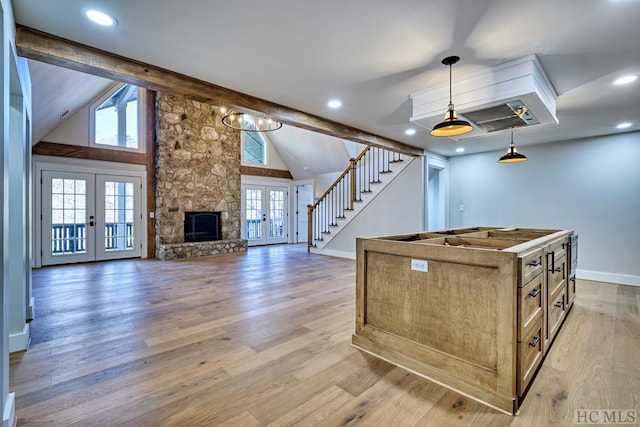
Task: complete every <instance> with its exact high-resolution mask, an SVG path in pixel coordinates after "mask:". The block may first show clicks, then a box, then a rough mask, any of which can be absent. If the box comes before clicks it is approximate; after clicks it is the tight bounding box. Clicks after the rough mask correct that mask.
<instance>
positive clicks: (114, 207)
mask: <svg viewBox="0 0 640 427" xmlns="http://www.w3.org/2000/svg"><path fill="white" fill-rule="evenodd" d="M140 192H141V182H140V178H139V177H126V176H112V175H99V174H90V173H76V172H58V171H46V170H43V171H42V265H54V264H68V263H74V262H86V261H96V260H107V259H119V258H132V257H139V256H140V254H141V244H140V243H141V242H140V228H141V217H140V212H141V209H140Z"/></svg>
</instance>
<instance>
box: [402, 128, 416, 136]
mask: <svg viewBox="0 0 640 427" xmlns="http://www.w3.org/2000/svg"><path fill="white" fill-rule="evenodd" d="M404 134H405V135H409V136H411V135H415V134H416V130H415V129H413V128H410V129H407V130H405V131H404Z"/></svg>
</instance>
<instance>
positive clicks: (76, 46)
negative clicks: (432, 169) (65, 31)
mask: <svg viewBox="0 0 640 427" xmlns="http://www.w3.org/2000/svg"><path fill="white" fill-rule="evenodd" d="M16 48H17V50H18V54H19V55H20V56H23V57H25V58H30V59H34V60H37V61H41V62H45V63H48V64H53V65H57V66H60V67H64V68H69V69H72V70H76V71H81V72H83V73H88V74H94V75H96V76H100V77H104V78H107V79H111V80H117V81H122V82H125V83H130V84H133V85H136V86H140V87H145V88H147V89H151V90H154V91H157V92H164V93H174V94H180V95H184V96H187V97H189V98H192V99H195V100H200V101H205V102H213V103H215V104H217V105H220V106H225V107H228V108H230V109H234V110H239V111H245V112H252V113H256V114H258V115H264V116H267V117H272V118H274V119H276V120H278V121H280V122H282V123H284V124H287V125H291V126H294V127H298V128H302V129H306V130H309V131H313V132H319V133H322V134H325V135H330V136H333V137H336V138H342V139H346V140H349V141H354V142H359V143H362V144H367V145H374V146H377V147H381V148H387V149H390V150H394V151H398V152H401V153H404V154H409V155H413V156H419V155H422V154H423V150H422V149H420V148H417V147H414V146H412V145H409V144H405V143H403V142H399V141H395V140H392V139H388V138H385V137H382V136H378V135H375V134H372V133H369V132H366V131H363V130H360V129H356V128H354V127H351V126H347V125H344V124H341V123H338V122H335V121H332V120H327V119H325V118H322V117H319V116H316V115H313V114H309V113H305V112H303V111H299V110H296V109H293V108H289V107H285V106H283V105H279V104H276V103H273V102H270V101H267V100H264V99H261V98H256V97H254V96H251V95H247V94H244V93H241V92H236V91H234V90H231V89H227V88H224V87H221V86H217V85H214V84H212V83H208V82H205V81H202V80H198V79H195V78H193V77H189V76H186V75H183V74H179V73H175V72H173V71H169V70H166V69H164V68H160V67H156V66H153V65H150V64H145V63H143V62H140V61H136V60H133V59H129V58H125V57H122V56H118V55H115V54H113V53H110V52H106V51H103V50H99V49H96V48H93V47H90V46H86V45H83V44H81V43H77V42H73V41H71V40H67V39H63V38H61V37H57V36H54V35H51V34H48V33H44V32H41V31H38V30H34V29H32V28H29V27H24V26H21V25H17V26H16Z"/></svg>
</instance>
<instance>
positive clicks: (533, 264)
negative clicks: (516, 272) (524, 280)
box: [529, 259, 542, 267]
mask: <svg viewBox="0 0 640 427" xmlns="http://www.w3.org/2000/svg"><path fill="white" fill-rule="evenodd" d="M541 264H542V261H540V259H537V260H535V261H531V262H530V263H529V265H530V266H531V267H537V266H539V265H541Z"/></svg>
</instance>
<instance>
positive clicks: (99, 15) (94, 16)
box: [84, 9, 117, 27]
mask: <svg viewBox="0 0 640 427" xmlns="http://www.w3.org/2000/svg"><path fill="white" fill-rule="evenodd" d="M84 14H85V15H86V16H87V18H89V19H90V20H91V21H92V22H95V23H96V24H98V25H102V26H105V27H113V26H115V25H116V23H117V21H116V18H114V17H113V16H111V15H107V14H106V13H104V12H100V11H99V10H95V9H89V10H87V11H85V12H84Z"/></svg>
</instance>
